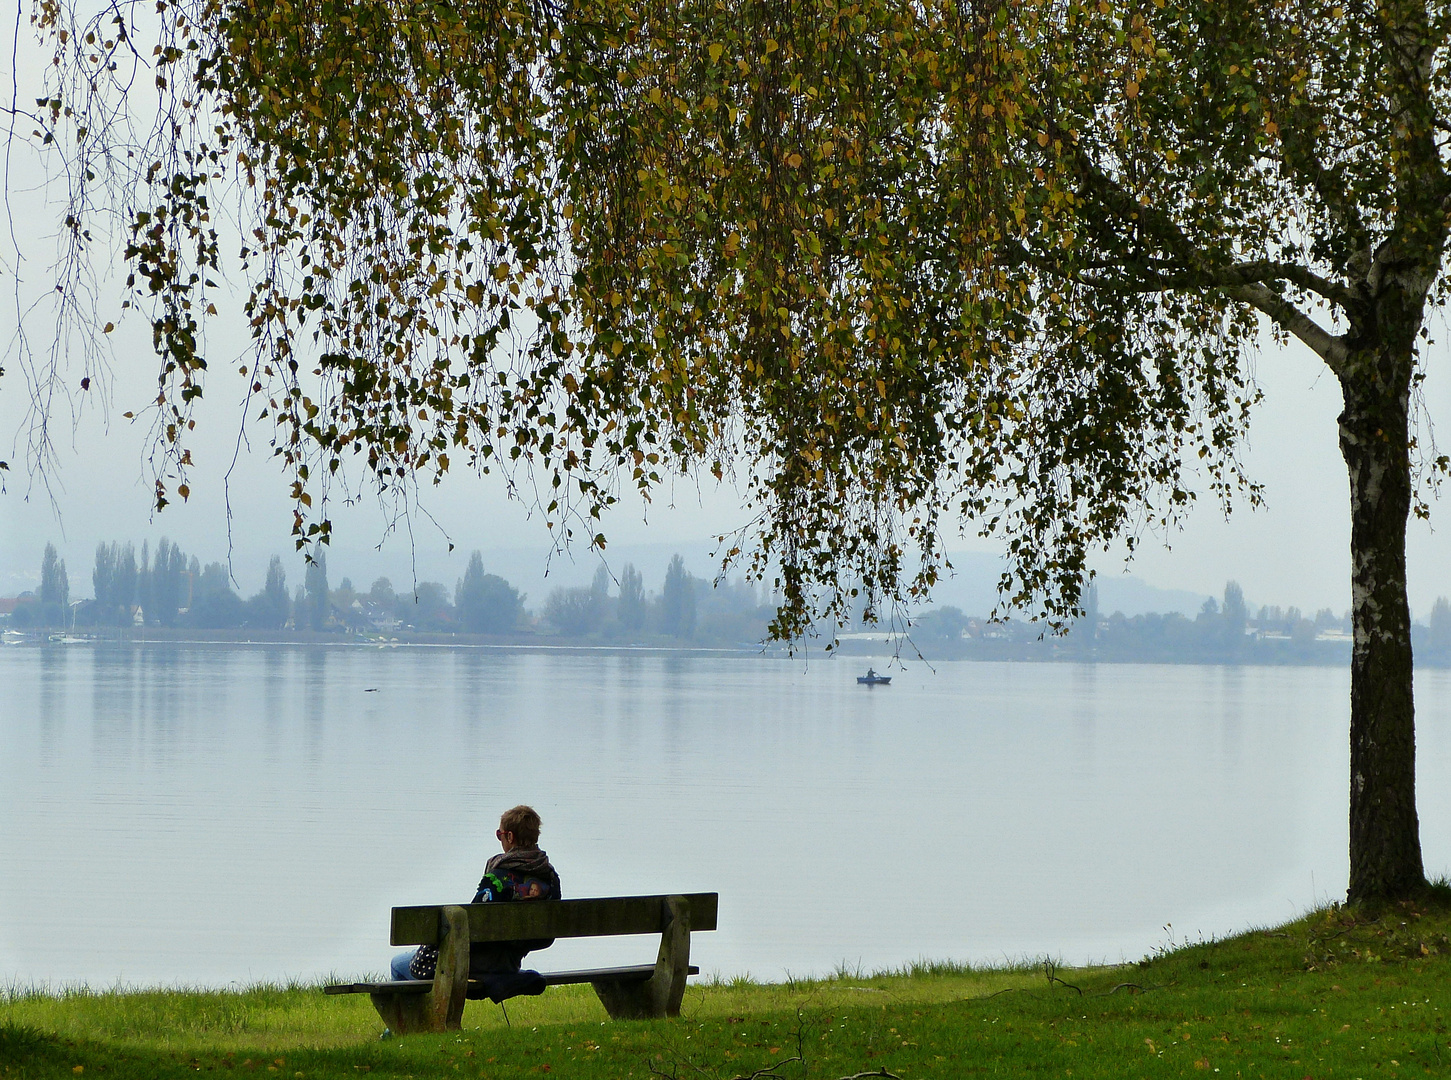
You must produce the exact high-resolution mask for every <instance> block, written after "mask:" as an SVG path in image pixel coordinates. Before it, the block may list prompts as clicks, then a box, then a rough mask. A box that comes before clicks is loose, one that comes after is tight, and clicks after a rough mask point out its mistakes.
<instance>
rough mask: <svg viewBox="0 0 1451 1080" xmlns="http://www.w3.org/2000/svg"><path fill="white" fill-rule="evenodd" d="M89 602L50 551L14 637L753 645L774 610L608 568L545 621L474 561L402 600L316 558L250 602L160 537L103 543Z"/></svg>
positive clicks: (740, 593)
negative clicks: (433, 637)
mask: <svg viewBox="0 0 1451 1080" xmlns="http://www.w3.org/2000/svg"><path fill="white" fill-rule="evenodd" d="M91 584H92V593H93V595H92V596H91V597H90V598H88V599H83V600H79V601H76V602H75V603H72V602H71V600H70V585H69V579H68V577H67V573H66V567H65V562H64V561H63V560H61V559H60V558H59V557H58V555H57V552H56V549H55V546H54V545H53V544H47V545H46V548H45V553H44V556H43V558H42V561H41V587H40V590H39V592H38V593H25V594H23V595H22V596H21V597H20V599H19V602H18V603H17V604H16V605H15V607H14V610H13V612H12V613H11V615H10V618H9V623H10V625H11V626H13V627H19V628H27V627H35V628H61V627H64V628H67V629H76V630H82V629H86V628H100V627H115V628H120V627H133V628H135V627H142V628H144V627H160V628H166V629H187V628H190V629H205V630H243V629H251V630H266V631H289V630H291V631H296V632H306V633H309V634H317V633H379V634H396V633H399V632H416V633H423V634H460V633H463V634H483V635H519V634H527V635H529V636H533V637H539V636H543V637H553V638H560V639H566V640H585V641H600V642H620V643H628V642H661V641H665V642H672V643H684V642H690V643H697V644H722V643H732V644H739V643H747V642H749V643H755V642H759V641H761V640H763V639H764V637H765V635H766V624H767V623H768V622H769V620H770V617H771V614H772V611H773V610H774V602H771V601H769V598H766V597H762V596H760V595H758V592H757V590H756V589H755V588H754V587H753V586H751V585H750V584H749V583H746V582H739V583H733V582H723V583H721V584H720V585H719V586H716V585H713V583H712V582H711V581H709V580H708V579H704V578H698V577H695V576H694V575H692V574H691V573H690V572H689V571H687V570H686V569H685V561H684V559H683V558H682V557H681V556H679V555H676V556H674V557H673V558H672V559H671V560H670V564H669V567H668V568H667V570H666V572H665V577H664V580H663V582H662V583H661V587H660V590H659V592H658V593H653V592H647V591H646V589H645V582H644V578H643V576H642V575H641V573H640V571H639V570H638V569H636V568H635V567H634V566H633V565H629V564H627V565H626V566H624V567H623V569H622V570H621V571H620V574H619V577H618V579H616V578H615V577H614V576H612V575H611V573H610V572H609V570H608V569H606V568H605V567H603V566H601V567H600V568H599V570H598V571H597V572H596V573H595V577H594V581H593V583H592V584H591V585H589V586H587V587H575V588H556V589H553V590H552V591H551V592H550V593H549V595H548V597H547V598H546V599H545V602H544V606H543V609H542V611H540V612H539V613H538V615H537V616H536V615H534V614H531V613H530V612H529V611H527V610H526V609H525V606H524V600H525V597H524V595H523V594H522V593H520V592H519V590H518V589H516V588H514V587H513V586H512V585H511V584H510V583H509V582H508V581H506V580H505V579H504V578H502V577H500V576H499V575H497V574H490V573H487V572H486V571H485V569H484V561H483V555H482V553H481V552H478V551H475V552H474V553H473V554H472V555H471V556H470V558H469V561H468V565H467V567H466V569H465V570H464V574H463V576H462V577H461V578H460V579H459V580H458V582H457V583H456V584H455V587H454V588H453V590H452V591H450V590H449V588H448V587H447V586H446V585H444V584H442V583H441V582H436V581H424V582H420V583H419V584H418V585H417V587H416V588H414V589H411V590H406V591H403V592H398V591H395V589H394V588H393V585H392V582H390V581H389V580H388V579H387V578H386V577H380V578H378V579H377V580H376V581H374V582H373V583H372V585H371V586H370V587H369V588H368V590H367V591H366V592H364V591H360V590H358V589H356V588H354V586H353V583H352V581H351V580H350V579H349V578H346V577H345V578H343V579H342V581H341V582H340V583H339V585H338V586H337V587H336V588H333V587H331V585H330V583H329V580H328V566H327V556H326V553H325V552H324V551H317V552H316V553H315V554H314V557H313V558H312V559H311V560H310V561H309V562H308V563H307V564H306V566H305V568H304V570H303V575H302V582H301V584H299V585H298V586H297V587H296V589H295V590H294V591H291V592H290V591H289V588H288V580H287V573H286V570H285V569H284V566H283V562H282V559H281V558H280V557H278V556H273V558H272V560H271V562H270V563H269V565H268V567H267V574H266V579H265V581H264V584H263V586H262V588H261V589H260V590H259V591H258V592H257V593H255V594H254V595H253V596H251V597H245V598H244V597H243V596H241V595H239V594H238V593H237V591H236V590H235V589H234V588H233V583H232V579H231V575H230V573H229V571H228V569H227V567H226V565H225V564H223V563H220V562H211V563H207V564H205V565H203V564H202V563H201V561H200V560H199V559H198V558H197V557H196V556H188V555H187V554H186V553H185V552H183V551H182V549H181V547H180V546H179V545H177V544H174V543H171V542H170V541H169V540H167V539H165V538H163V539H162V540H161V541H160V543H159V544H157V546H156V548H155V550H154V551H153V550H152V549H151V547H150V545H149V543H143V544H142V545H141V549H140V551H139V552H138V551H137V549H136V546H135V544H132V543H125V544H121V543H102V544H100V545H99V546H98V547H97V548H96V558H95V566H94V569H93V570H92V572H91Z"/></svg>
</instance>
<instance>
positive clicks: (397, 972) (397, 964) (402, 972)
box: [389, 949, 418, 981]
mask: <svg viewBox="0 0 1451 1080" xmlns="http://www.w3.org/2000/svg"><path fill="white" fill-rule="evenodd" d="M417 951H418V950H417V949H409V950H408V951H407V952H401V953H399V954H398V955H396V956H395V957H393V964H392V967H391V968H390V969H389V970H390V972H391V973H392V975H393V978H394V980H396V981H402V980H404V979H412V978H413V977H414V976H413V973H412V972H411V971H409V970H408V964H409V963H410V962H411V961H412V960H413V954H414V953H416V952H417Z"/></svg>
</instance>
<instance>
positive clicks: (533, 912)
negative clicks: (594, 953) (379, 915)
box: [390, 893, 719, 945]
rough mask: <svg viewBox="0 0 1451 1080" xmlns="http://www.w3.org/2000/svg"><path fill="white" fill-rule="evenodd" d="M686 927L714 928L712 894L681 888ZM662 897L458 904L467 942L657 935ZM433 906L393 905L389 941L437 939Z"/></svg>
mask: <svg viewBox="0 0 1451 1080" xmlns="http://www.w3.org/2000/svg"><path fill="white" fill-rule="evenodd" d="M685 896H686V898H687V899H688V900H689V902H690V929H691V930H692V931H696V930H714V929H715V927H716V912H717V906H718V902H719V894H718V893H687V894H685ZM666 900H667V897H665V896H614V897H604V898H592V899H586V900H530V901H525V902H519V903H506V904H464V905H460V906H462V907H463V908H465V910H467V912H468V917H469V940H470V941H521V940H524V941H527V940H531V939H535V938H565V937H606V936H610V935H615V934H658V933H661V932H662V931H663V930H664V929H665V926H666V924H667V922H668V914H667V909H666ZM438 913H439V908H438V906H437V905H432V906H428V907H395V908H394V909H393V922H392V930H391V934H390V938H391V940H392V943H393V944H394V945H436V944H438V925H439V924H438V917H439V915H438Z"/></svg>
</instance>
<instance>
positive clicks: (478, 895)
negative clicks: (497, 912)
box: [392, 805, 562, 1002]
mask: <svg viewBox="0 0 1451 1080" xmlns="http://www.w3.org/2000/svg"><path fill="white" fill-rule="evenodd" d="M540 824H541V823H540V820H539V815H538V813H536V812H535V810H534V808H533V807H529V806H523V805H520V806H515V807H513V808H512V809H509V810H505V811H504V813H503V814H502V815H501V816H500V818H499V829H498V832H496V833H495V834H494V835H495V836H497V837H498V840H499V846H500V847H502V848H503V849H504V850H503V852H501V853H500V854H498V855H495V856H493V857H492V858H491V859H489V861H488V863H487V864H486V865H485V866H484V876H483V878H482V879H481V880H480V881H479V887H478V890H477V892H475V894H474V899H473V903H475V904H482V903H492V902H498V901H511V900H559V899H562V894H561V890H560V886H559V875H558V874H557V873H555V870H554V867H553V866H552V865H550V862H549V856H548V855H546V854H545V853H544V852H543V851H542V850H541V849H540V847H539V827H540ZM553 944H554V939H553V938H543V939H539V940H533V941H488V942H475V943H474V944H472V945H470V946H469V980H470V983H477V984H478V985H477V987H475V986H473V985H471V986H470V987H469V994H468V996H469V997H470V998H479V997H487V998H489V999H490V1000H492V1001H495V1002H498V1001H502V1000H504V999H505V998H510V997H514V996H516V995H518V994H542V993H543V992H544V981H543V979H541V978H540V976H539V973H538V972H537V971H521V970H520V968H521V966H522V964H523V960H524V956H525V954H527V953H529V952H532V951H533V950H535V949H547V948H549V946H550V945H553ZM437 963H438V947H437V946H436V945H420V946H419V947H418V948H417V949H415V950H413V951H411V952H404V953H399V954H398V955H397V956H395V957H394V958H393V964H392V973H393V978H394V979H397V980H400V981H402V980H407V979H431V978H433V973H434V969H435V967H436V965H437Z"/></svg>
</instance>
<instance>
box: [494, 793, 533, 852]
mask: <svg viewBox="0 0 1451 1080" xmlns="http://www.w3.org/2000/svg"><path fill="white" fill-rule="evenodd" d="M498 837H499V843H500V844H502V845H503V847H504V850H505V851H512V850H514V848H532V847H538V846H539V815H538V814H537V813H535V812H534V808H533V807H532V806H524V805H522V804H521V805H519V806H514V807H510V808H509V809H508V810H505V811H504V812H503V814H501V815H500V816H499V832H498Z"/></svg>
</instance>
